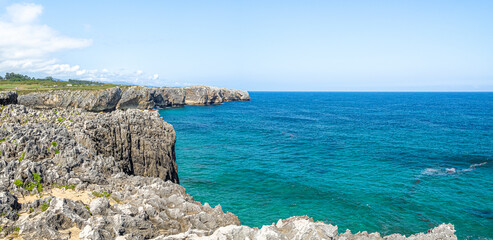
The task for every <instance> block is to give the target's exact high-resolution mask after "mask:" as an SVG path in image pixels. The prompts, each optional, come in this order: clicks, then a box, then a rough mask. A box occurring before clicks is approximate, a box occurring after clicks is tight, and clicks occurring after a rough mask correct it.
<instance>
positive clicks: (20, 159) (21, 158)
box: [19, 152, 26, 162]
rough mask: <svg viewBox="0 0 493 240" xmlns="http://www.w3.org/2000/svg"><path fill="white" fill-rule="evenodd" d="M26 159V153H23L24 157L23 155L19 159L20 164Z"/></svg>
mask: <svg viewBox="0 0 493 240" xmlns="http://www.w3.org/2000/svg"><path fill="white" fill-rule="evenodd" d="M25 157H26V153H25V152H23V153H22V155H21V157H20V158H19V162H20V161H22V160H24V158H25Z"/></svg>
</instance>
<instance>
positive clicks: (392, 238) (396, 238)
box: [154, 216, 457, 240]
mask: <svg viewBox="0 0 493 240" xmlns="http://www.w3.org/2000/svg"><path fill="white" fill-rule="evenodd" d="M454 232H455V230H454V226H453V225H452V224H442V225H440V226H438V227H436V228H434V229H431V230H429V231H428V232H427V233H419V234H415V235H412V236H409V237H406V236H403V235H400V234H392V235H389V236H385V237H383V238H382V237H380V234H379V233H371V234H368V233H367V232H362V233H357V234H351V232H350V231H346V232H345V233H342V234H340V235H338V231H337V226H333V225H331V224H325V223H322V222H315V221H313V219H311V218H308V217H307V216H302V217H290V218H288V219H284V220H279V221H278V222H277V224H272V225H265V226H263V227H262V228H261V229H258V228H250V227H247V226H236V225H230V226H226V227H221V228H218V229H217V230H216V231H214V233H212V234H210V233H208V232H207V231H201V230H196V229H189V230H188V231H186V232H183V233H179V234H175V235H169V236H159V237H157V238H154V240H178V239H189V240H199V239H200V240H206V239H207V240H222V239H228V240H243V239H271V240H278V239H282V240H288V239H289V240H305V239H310V240H311V239H314V240H315V239H333V240H356V239H358V240H362V239H366V240H384V239H385V240H405V239H407V240H418V239H420V240H421V239H423V240H424V239H426V240H445V239H449V240H456V239H457V237H456V236H455V234H454Z"/></svg>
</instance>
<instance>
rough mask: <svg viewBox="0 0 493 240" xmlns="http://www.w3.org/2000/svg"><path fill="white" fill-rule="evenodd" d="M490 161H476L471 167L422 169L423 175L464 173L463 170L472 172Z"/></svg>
mask: <svg viewBox="0 0 493 240" xmlns="http://www.w3.org/2000/svg"><path fill="white" fill-rule="evenodd" d="M487 163H488V162H482V163H476V164H471V165H470V166H469V168H464V169H457V168H454V167H452V168H425V169H424V170H423V171H421V175H427V176H432V175H447V174H449V175H450V174H458V173H463V172H471V171H473V170H474V169H476V168H477V167H481V166H483V165H486V164H487Z"/></svg>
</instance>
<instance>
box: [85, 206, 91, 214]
mask: <svg viewBox="0 0 493 240" xmlns="http://www.w3.org/2000/svg"><path fill="white" fill-rule="evenodd" d="M85 207H86V209H87V211H89V214H91V215H92V212H91V209H90V208H89V206H87V205H85Z"/></svg>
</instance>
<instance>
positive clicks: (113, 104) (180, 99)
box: [18, 86, 250, 112]
mask: <svg viewBox="0 0 493 240" xmlns="http://www.w3.org/2000/svg"><path fill="white" fill-rule="evenodd" d="M18 99H19V104H21V105H25V106H30V107H33V108H54V107H58V108H82V109H84V110H87V111H93V112H100V111H113V110H115V109H134V108H137V109H152V108H155V107H160V108H166V107H175V106H184V105H211V104H221V103H223V102H228V101H249V100H250V96H249V94H248V92H246V91H241V90H236V89H225V88H217V87H205V86H197V87H185V88H151V87H130V88H128V89H121V88H119V87H115V88H110V89H106V90H101V91H66V90H59V91H49V92H36V93H30V94H27V95H21V96H19V97H18Z"/></svg>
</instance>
